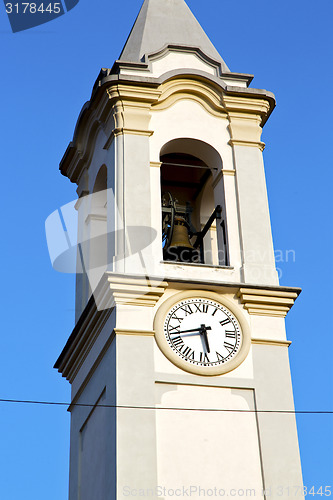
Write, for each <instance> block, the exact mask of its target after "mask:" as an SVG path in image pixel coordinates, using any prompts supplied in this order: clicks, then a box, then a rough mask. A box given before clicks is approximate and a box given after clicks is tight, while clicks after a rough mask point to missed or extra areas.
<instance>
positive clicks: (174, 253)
mask: <svg viewBox="0 0 333 500" xmlns="http://www.w3.org/2000/svg"><path fill="white" fill-rule="evenodd" d="M165 258H166V259H167V260H175V261H178V262H199V261H200V259H199V252H198V250H197V249H196V248H194V246H193V245H192V244H191V242H190V237H189V234H188V229H187V227H186V221H185V219H184V217H180V216H176V217H175V223H174V228H173V234H172V240H171V243H170V245H169V247H168V248H167V249H166V250H165Z"/></svg>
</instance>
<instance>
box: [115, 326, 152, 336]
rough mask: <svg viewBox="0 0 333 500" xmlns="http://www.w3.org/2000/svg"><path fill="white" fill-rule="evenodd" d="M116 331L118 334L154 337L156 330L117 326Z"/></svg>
mask: <svg viewBox="0 0 333 500" xmlns="http://www.w3.org/2000/svg"><path fill="white" fill-rule="evenodd" d="M114 332H115V334H116V335H139V336H141V337H154V335H155V332H154V331H153V330H151V331H149V330H126V329H123V328H115V329H114Z"/></svg>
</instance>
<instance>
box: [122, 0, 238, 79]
mask: <svg viewBox="0 0 333 500" xmlns="http://www.w3.org/2000/svg"><path fill="white" fill-rule="evenodd" d="M166 45H178V46H185V47H196V48H199V49H201V50H202V52H204V54H206V55H207V56H209V57H210V58H212V59H214V60H216V61H218V62H220V63H221V65H222V71H223V72H229V68H228V67H227V65H226V64H225V62H224V61H223V59H222V57H221V56H220V54H219V53H218V52H217V50H216V49H215V47H214V45H213V44H212V42H211V41H210V40H209V38H208V36H207V35H206V33H205V32H204V30H203V29H202V27H201V26H200V24H199V23H198V21H197V20H196V18H195V17H194V15H193V14H192V12H191V10H190V9H189V7H188V6H187V4H186V3H185V1H184V0H144V2H143V5H142V7H141V10H140V12H139V15H138V17H137V19H136V21H135V23H134V26H133V28H132V31H131V33H130V35H129V37H128V39H127V42H126V44H125V47H124V48H123V51H122V53H121V55H120V57H119V59H120V60H121V61H126V62H140V61H141V60H142V58H143V56H144V55H148V54H151V53H154V52H157V51H159V50H160V49H162V48H164V47H165V46H166Z"/></svg>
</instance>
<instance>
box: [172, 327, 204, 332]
mask: <svg viewBox="0 0 333 500" xmlns="http://www.w3.org/2000/svg"><path fill="white" fill-rule="evenodd" d="M205 328H206V330H211V329H212V328H211V326H206V327H205ZM201 330H202V327H200V326H199V328H192V330H182V331H181V332H177V333H191V332H198V333H200V332H201Z"/></svg>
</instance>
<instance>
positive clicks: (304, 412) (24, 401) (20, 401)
mask: <svg viewBox="0 0 333 500" xmlns="http://www.w3.org/2000/svg"><path fill="white" fill-rule="evenodd" d="M0 403H16V404H31V405H44V406H70V405H71V406H78V407H83V408H95V407H99V408H114V409H124V410H163V411H193V412H221V413H279V414H287V415H333V411H330V410H246V409H227V408H225V409H224V408H182V407H171V406H170V407H168V406H134V405H106V404H89V403H72V404H71V403H65V402H60V401H36V400H30V399H1V398H0Z"/></svg>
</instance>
